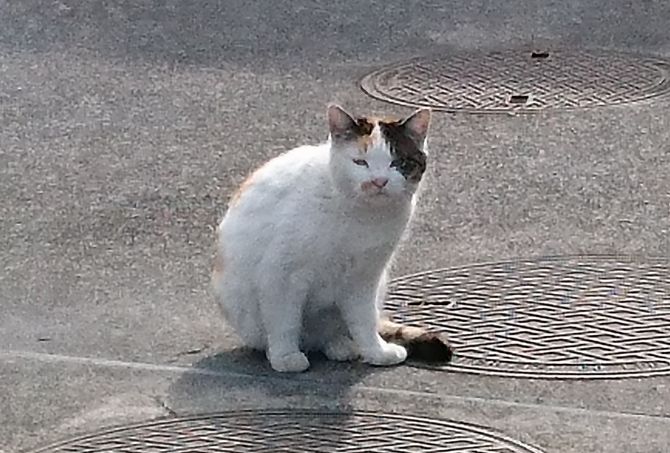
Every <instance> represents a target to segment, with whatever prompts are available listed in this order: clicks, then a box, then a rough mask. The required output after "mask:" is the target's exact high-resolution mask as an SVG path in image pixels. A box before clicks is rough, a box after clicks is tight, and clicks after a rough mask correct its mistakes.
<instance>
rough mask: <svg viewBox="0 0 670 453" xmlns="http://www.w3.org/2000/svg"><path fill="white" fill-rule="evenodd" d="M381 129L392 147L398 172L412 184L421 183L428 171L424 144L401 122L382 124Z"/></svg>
mask: <svg viewBox="0 0 670 453" xmlns="http://www.w3.org/2000/svg"><path fill="white" fill-rule="evenodd" d="M379 129H380V130H381V132H382V135H383V136H384V139H386V141H387V142H388V143H389V145H390V147H391V155H392V156H393V159H394V162H395V163H396V164H397V165H396V167H397V168H398V171H400V173H401V174H402V175H403V176H404V177H405V179H407V180H408V181H412V182H417V183H418V182H419V181H420V180H421V177H422V176H423V173H424V172H425V171H426V154H425V153H424V152H423V151H422V149H421V147H422V146H423V144H422V143H421V142H420V140H419V139H418V138H417V137H415V136H414V134H412V133H411V132H410V131H409V130H407V128H406V127H405V126H404V125H403V124H402V123H401V122H400V121H392V122H380V123H379Z"/></svg>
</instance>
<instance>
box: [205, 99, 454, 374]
mask: <svg viewBox="0 0 670 453" xmlns="http://www.w3.org/2000/svg"><path fill="white" fill-rule="evenodd" d="M327 117H328V126H329V129H330V134H329V138H328V141H327V142H326V143H324V144H321V145H317V146H300V147H298V148H295V149H293V150H291V151H288V152H286V153H285V154H282V155H280V156H279V157H276V158H274V159H272V160H270V161H269V162H267V163H266V164H265V165H263V166H262V167H261V168H259V169H258V170H256V171H255V172H254V173H253V174H252V175H251V176H250V177H249V178H248V179H247V180H246V181H245V182H244V183H243V184H242V186H241V187H240V189H239V190H238V191H237V193H236V194H235V195H234V196H233V198H232V199H231V202H230V204H229V206H228V211H227V212H226V214H225V216H224V218H223V220H222V221H221V223H220V225H219V227H218V244H217V254H216V258H215V265H214V272H213V276H212V283H213V286H214V290H215V294H216V296H217V300H218V302H219V304H220V306H221V308H222V310H223V313H224V316H225V317H226V319H227V321H228V322H229V323H230V324H231V325H232V326H233V328H234V329H235V330H236V331H237V333H238V334H239V336H240V337H241V338H242V340H243V341H244V343H245V344H246V345H247V346H249V347H251V348H254V349H258V350H262V351H265V353H266V356H267V358H268V360H269V361H270V365H271V366H272V368H273V369H275V370H276V371H281V372H300V371H304V370H306V369H307V368H308V367H309V361H308V359H307V356H306V355H305V354H304V353H303V351H305V352H307V351H312V350H320V351H322V352H323V353H324V354H325V355H326V356H327V357H328V358H329V359H331V360H338V361H348V360H355V359H361V360H362V361H364V362H367V363H369V364H372V365H394V364H398V363H401V362H403V361H404V360H405V359H406V357H407V354H408V349H409V352H410V354H415V355H416V356H417V357H419V358H424V359H427V360H443V361H448V360H449V359H450V357H451V350H450V348H449V346H448V344H447V342H446V340H445V339H444V338H442V337H440V336H438V335H436V334H431V333H428V332H426V331H424V330H423V329H419V328H415V327H405V326H401V325H399V324H395V323H393V322H391V321H390V320H388V319H382V317H381V316H380V310H381V307H382V304H383V301H384V297H385V291H386V274H387V268H388V266H389V262H390V261H391V257H392V255H393V253H394V251H395V249H396V247H397V245H398V242H399V241H400V239H401V236H402V235H403V232H404V231H405V228H406V226H407V224H408V222H409V221H410V219H411V217H412V213H413V211H414V205H415V202H416V192H417V189H418V188H419V185H420V182H421V178H422V175H423V173H424V171H425V170H426V164H427V154H426V136H427V134H428V127H429V124H430V118H431V112H430V110H428V109H420V110H417V111H416V112H415V113H414V114H412V115H410V116H409V117H407V118H405V119H403V120H392V119H390V120H381V119H372V118H355V117H353V116H351V115H350V114H349V113H347V112H345V111H344V110H343V109H342V108H341V107H339V106H337V105H330V106H329V107H328V113H327Z"/></svg>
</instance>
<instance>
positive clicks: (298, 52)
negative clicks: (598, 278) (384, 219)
mask: <svg viewBox="0 0 670 453" xmlns="http://www.w3.org/2000/svg"><path fill="white" fill-rule="evenodd" d="M669 22H670V7H669V6H668V5H667V4H666V3H665V2H662V1H646V2H626V1H610V2H605V1H602V2H601V1H596V2H578V1H569V2H550V1H543V2H527V1H522V0H517V1H513V2H504V3H501V2H497V3H496V2H485V1H474V2H472V1H471V2H425V1H424V2H405V1H395V0H394V1H387V2H371V3H370V4H369V5H361V4H359V3H353V2H347V1H331V2H328V3H327V4H323V3H321V2H312V1H306V0H301V1H299V2H294V3H292V4H291V7H290V8H288V7H283V6H278V5H276V4H275V3H272V2H269V1H263V2H253V3H249V2H218V3H217V2H198V3H197V6H193V5H192V6H187V5H186V4H184V3H183V2H156V1H152V0H148V1H144V2H86V3H83V4H80V2H68V1H25V2H9V1H4V2H3V1H1V0H0V124H1V125H2V127H1V128H0V193H1V194H2V199H3V203H2V204H1V205H0V231H2V232H3V233H2V235H1V236H2V237H1V239H0V241H1V242H0V246H1V247H2V253H1V254H0V265H1V266H2V269H3V271H2V272H1V273H0V288H1V301H0V451H3V452H5V453H8V452H18V451H23V450H29V449H33V448H37V447H39V446H42V445H46V444H47V443H49V442H52V441H55V440H58V439H62V438H64V437H69V436H72V435H75V434H80V433H89V432H93V431H95V430H96V429H101V428H104V427H107V426H113V425H118V424H123V423H130V422H136V421H143V420H148V419H152V418H155V417H161V416H174V415H181V414H190V413H202V412H211V411H222V410H227V409H238V408H268V407H345V408H353V409H369V410H379V411H385V412H405V413H410V414H420V415H430V416H437V417H442V418H449V419H457V420H462V421H464V422H472V423H477V424H480V425H485V426H489V427H491V428H494V429H497V430H499V431H502V432H504V433H505V434H506V435H508V436H510V437H513V438H515V439H518V440H520V441H523V442H526V443H529V444H532V445H535V446H536V447H538V448H540V449H542V450H543V451H545V452H547V453H554V452H556V453H558V452H561V453H570V452H584V451H589V452H608V453H612V452H627V453H637V452H640V453H649V452H659V453H661V452H666V451H667V450H668V445H670V389H669V388H668V383H667V377H666V378H663V377H658V378H648V379H623V380H606V381H588V380H586V381H552V380H533V379H513V378H496V377H485V376H473V375H465V374H459V373H444V372H434V371H428V370H417V369H415V368H410V367H406V366H403V367H398V368H393V369H373V368H368V367H365V366H363V365H356V364H354V365H337V366H335V365H332V364H327V363H323V362H318V361H317V362H316V363H315V365H314V367H313V369H312V370H311V371H309V372H308V373H306V374H304V375H301V376H298V377H291V378H288V377H284V376H277V375H275V374H273V373H271V372H270V370H269V369H268V367H267V366H266V365H265V364H264V363H263V361H262V360H260V359H259V358H258V357H255V356H253V355H250V354H248V353H246V352H244V351H239V350H237V349H236V345H237V343H236V340H235V337H234V335H232V334H231V333H230V332H229V331H228V330H226V329H225V327H224V326H223V324H222V320H221V318H220V315H219V314H218V311H217V309H216V307H215V306H214V303H213V301H212V299H211V296H210V295H209V289H208V279H209V266H210V264H209V263H210V256H211V251H212V241H213V227H214V226H215V225H216V222H217V220H218V219H219V218H220V216H221V215H222V213H223V211H224V210H225V205H226V201H227V198H228V196H229V194H230V193H231V191H232V190H233V189H234V188H235V187H236V185H237V184H238V183H239V182H240V181H242V180H243V179H244V176H245V175H246V174H247V173H248V172H249V171H250V170H252V169H253V168H254V167H255V166H256V165H258V164H259V163H260V162H263V161H264V160H266V159H267V158H269V157H271V156H274V155H276V154H278V153H279V152H281V151H282V150H284V149H286V148H289V147H292V146H294V145H297V144H300V143H305V142H308V141H319V140H322V139H324V138H325V134H326V129H325V120H324V112H325V105H326V104H327V103H328V102H330V101H339V102H342V103H343V104H345V105H346V106H348V107H349V108H350V109H351V110H354V111H358V112H361V113H363V112H365V113H372V112H376V113H382V112H404V111H405V110H403V109H401V108H399V107H397V106H392V105H389V104H383V103H381V102H377V101H373V100H372V99H370V98H369V97H366V96H365V95H364V94H363V93H362V92H361V91H360V90H359V89H358V87H357V85H356V83H357V81H358V80H359V78H360V77H361V76H362V75H364V74H365V73H366V72H367V71H369V70H371V69H373V68H376V67H377V66H378V65H379V64H382V63H386V62H392V61H396V60H400V59H403V58H406V57H410V56H415V55H417V54H420V53H422V52H425V51H427V50H437V49H440V48H444V49H450V50H472V49H493V48H508V47H514V46H528V45H531V44H534V43H550V44H551V45H557V46H558V45H560V46H562V47H580V46H589V47H600V48H611V49H617V50H629V51H638V52H646V53H651V54H656V55H660V56H666V57H670V31H668V28H667V24H668V23H669ZM668 112H670V98H667V97H666V98H657V99H655V100H652V101H648V102H642V103H637V104H632V105H625V106H619V107H612V108H605V109H598V110H592V111H580V112H573V113H547V114H542V115H535V116H523V117H509V116H472V115H458V114H457V115H447V114H437V115H435V124H434V127H433V135H432V149H433V152H432V158H433V161H432V165H431V166H430V170H429V174H428V181H427V187H426V190H425V193H424V194H423V197H422V199H421V203H420V208H419V212H418V215H417V218H416V222H415V223H414V225H413V227H412V236H411V239H410V240H409V241H408V242H407V243H406V244H405V245H404V246H403V249H402V252H401V253H400V254H399V256H398V260H397V263H396V265H395V268H394V275H403V274H407V273H410V272H415V271H418V270H425V269H431V268H436V267H447V266H455V265H461V264H467V263H476V262H487V261H499V260H503V259H509V258H515V257H529V256H541V255H571V254H576V253H607V254H617V253H622V254H635V255H653V256H665V257H670V234H668V233H669V230H670V228H669V227H670V225H669V224H670V221H669V215H668V214H669V211H670V170H669V169H670V165H669V164H670V154H669V153H668V138H669V137H670V132H669V131H670V127H669V126H670V114H669V113H668Z"/></svg>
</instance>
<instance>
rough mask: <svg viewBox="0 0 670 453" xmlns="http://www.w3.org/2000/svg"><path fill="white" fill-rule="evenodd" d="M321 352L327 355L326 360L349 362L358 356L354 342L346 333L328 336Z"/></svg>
mask: <svg viewBox="0 0 670 453" xmlns="http://www.w3.org/2000/svg"><path fill="white" fill-rule="evenodd" d="M322 352H323V353H324V354H325V355H326V357H328V360H334V361H336V362H349V361H352V360H356V359H357V358H359V357H360V354H359V352H358V348H357V347H356V343H354V340H352V339H351V337H350V336H349V335H346V334H341V335H337V336H335V337H332V338H329V339H328V341H327V342H326V344H325V345H324V346H323V348H322Z"/></svg>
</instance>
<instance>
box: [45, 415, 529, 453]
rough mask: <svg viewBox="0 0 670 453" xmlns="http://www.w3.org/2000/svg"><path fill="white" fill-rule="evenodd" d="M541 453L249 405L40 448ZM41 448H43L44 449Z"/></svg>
mask: <svg viewBox="0 0 670 453" xmlns="http://www.w3.org/2000/svg"><path fill="white" fill-rule="evenodd" d="M47 451H48V452H50V453H58V452H68V453H76V452H88V453H94V452H103V451H108V452H112V451H113V452H118V453H136V452H149V451H151V452H174V451H197V452H200V453H207V452H218V453H221V452H231V453H245V452H261V451H262V452H270V451H287V452H292V453H300V452H305V453H307V452H328V453H330V452H338V451H340V452H351V453H355V452H361V453H362V452H365V453H374V452H391V451H398V452H409V451H412V452H417V453H418V452H433V453H439V452H454V451H477V452H480V453H541V452H540V450H538V449H536V448H533V447H530V446H527V445H524V444H522V443H520V442H517V441H515V440H512V439H510V438H508V437H506V436H503V435H501V434H498V433H495V432H493V431H491V430H489V429H487V428H482V427H479V426H474V425H470V424H466V423H460V422H453V421H446V420H435V419H427V418H418V417H409V416H400V415H390V414H384V415H382V414H375V413H365V412H353V413H342V412H322V411H298V412H296V411H261V412H258V411H246V412H233V413H222V414H214V415H202V416H195V417H186V418H174V419H170V420H164V421H158V422H152V423H145V424H141V425H133V426H127V427H123V428H118V429H115V430H112V431H107V432H103V433H99V434H95V435H91V436H87V437H82V438H79V439H76V440H71V441H69V442H65V443H62V444H59V445H54V446H51V447H48V448H45V449H41V450H38V452H47ZM36 453H37V452H36Z"/></svg>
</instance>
